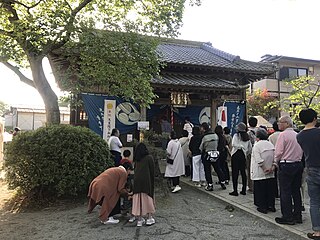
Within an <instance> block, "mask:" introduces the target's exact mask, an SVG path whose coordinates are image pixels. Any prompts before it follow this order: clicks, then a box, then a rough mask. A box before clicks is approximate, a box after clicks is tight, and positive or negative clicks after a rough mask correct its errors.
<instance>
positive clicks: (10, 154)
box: [5, 125, 113, 198]
mask: <svg viewBox="0 0 320 240" xmlns="http://www.w3.org/2000/svg"><path fill="white" fill-rule="evenodd" d="M5 156H6V161H5V171H6V180H7V182H8V185H9V187H10V188H11V189H15V188H19V189H20V190H21V191H22V193H29V194H30V193H32V194H34V195H35V196H38V197H42V196H44V197H48V196H49V197H53V198H54V197H57V196H76V195H79V194H81V193H84V192H86V191H87V189H88V186H89V184H90V182H91V181H92V179H93V178H95V177H96V176H97V175H99V174H100V173H101V172H103V171H104V170H105V169H106V168H108V167H110V166H112V165H113V161H112V160H110V152H109V150H108V146H107V144H106V142H105V141H104V140H103V139H102V138H101V137H100V136H98V135H97V134H95V133H94V132H92V131H91V130H89V129H87V128H83V127H73V126H69V125H52V126H49V127H44V128H39V129H37V130H36V131H30V132H24V133H21V134H19V135H18V136H16V137H14V139H13V141H12V142H11V143H10V144H8V146H7V150H6V153H5Z"/></svg>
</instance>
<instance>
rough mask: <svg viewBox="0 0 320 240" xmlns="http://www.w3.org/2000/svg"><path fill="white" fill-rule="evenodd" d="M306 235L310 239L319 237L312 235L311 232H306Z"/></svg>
mask: <svg viewBox="0 0 320 240" xmlns="http://www.w3.org/2000/svg"><path fill="white" fill-rule="evenodd" d="M307 236H308V238H310V239H320V236H314V235H313V233H308V234H307Z"/></svg>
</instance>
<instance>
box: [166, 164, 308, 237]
mask: <svg viewBox="0 0 320 240" xmlns="http://www.w3.org/2000/svg"><path fill="white" fill-rule="evenodd" d="M160 168H161V171H162V172H164V170H165V161H161V162H160ZM212 177H213V182H217V181H218V178H217V176H215V175H214V174H213V176H212ZM180 179H181V181H182V182H183V183H185V184H187V185H189V186H191V187H193V188H196V187H194V185H193V183H192V182H191V181H190V178H185V177H181V178H180ZM239 180H240V182H241V177H240V176H239ZM230 184H231V185H229V186H227V190H221V188H220V185H216V186H214V191H213V192H207V191H205V190H204V188H200V189H199V188H196V189H197V190H198V191H202V192H203V193H206V194H208V195H211V196H213V197H215V198H216V199H219V200H221V201H222V202H224V203H225V204H229V205H232V206H233V207H235V208H237V209H239V210H240V209H241V210H243V211H245V212H246V213H248V214H251V215H252V216H256V217H259V218H261V219H264V220H265V221H268V222H269V223H271V224H274V225H275V226H277V227H280V228H282V229H285V230H287V231H290V232H292V233H294V234H296V235H298V236H300V237H301V238H303V239H304V238H305V239H308V238H307V236H306V235H307V233H308V232H313V231H312V229H311V227H312V225H311V219H310V213H309V209H310V206H309V197H308V194H307V186H306V187H305V189H304V196H305V199H304V206H305V211H304V212H302V220H303V223H302V224H296V225H293V226H289V225H281V224H277V223H276V222H275V221H274V219H275V217H281V211H280V199H279V198H277V199H276V209H277V211H276V212H275V213H272V212H270V213H268V214H262V213H260V212H258V211H257V210H256V206H255V205H254V204H253V194H252V193H249V192H248V193H247V195H245V196H243V195H241V194H239V196H237V197H235V196H230V195H229V192H232V190H233V189H232V182H230ZM238 187H239V191H238V192H240V191H241V184H239V186H238Z"/></svg>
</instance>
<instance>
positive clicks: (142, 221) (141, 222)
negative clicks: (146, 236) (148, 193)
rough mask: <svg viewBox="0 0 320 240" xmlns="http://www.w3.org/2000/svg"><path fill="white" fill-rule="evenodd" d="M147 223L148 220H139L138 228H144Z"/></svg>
mask: <svg viewBox="0 0 320 240" xmlns="http://www.w3.org/2000/svg"><path fill="white" fill-rule="evenodd" d="M145 222H146V220H144V218H142V219H141V220H138V222H137V227H142V225H143V224H144V223H145Z"/></svg>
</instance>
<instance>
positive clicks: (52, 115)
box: [29, 56, 60, 124]
mask: <svg viewBox="0 0 320 240" xmlns="http://www.w3.org/2000/svg"><path fill="white" fill-rule="evenodd" d="M42 59H43V57H39V56H36V57H33V56H29V63H30V68H31V71H32V76H33V81H34V85H35V87H36V89H37V90H38V92H39V94H40V95H41V97H42V99H43V102H44V105H45V109H46V117H47V124H60V110H59V105H58V97H57V95H56V94H55V92H54V91H53V90H52V88H51V86H50V84H49V82H48V80H47V78H46V76H45V74H44V71H43V66H42Z"/></svg>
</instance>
